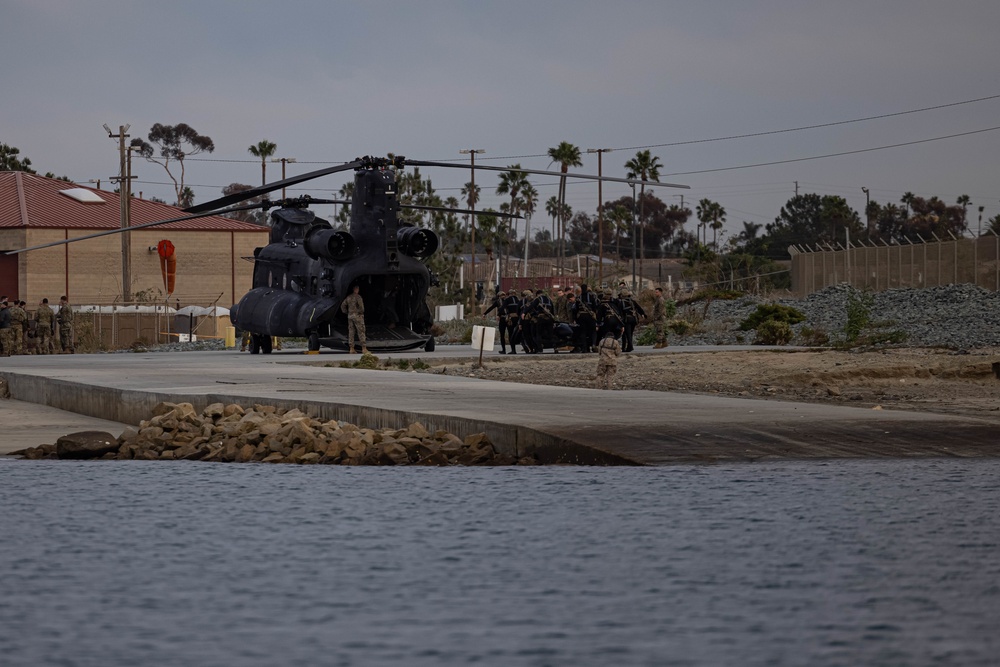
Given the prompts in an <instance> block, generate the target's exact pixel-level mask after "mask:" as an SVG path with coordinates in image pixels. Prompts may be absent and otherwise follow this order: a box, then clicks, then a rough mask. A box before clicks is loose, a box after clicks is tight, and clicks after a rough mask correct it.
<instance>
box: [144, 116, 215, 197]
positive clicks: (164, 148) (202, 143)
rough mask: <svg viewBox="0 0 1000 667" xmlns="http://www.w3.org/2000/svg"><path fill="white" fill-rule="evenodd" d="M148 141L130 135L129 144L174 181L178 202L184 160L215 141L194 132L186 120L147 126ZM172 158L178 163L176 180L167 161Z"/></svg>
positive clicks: (207, 150) (208, 148) (211, 148)
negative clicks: (148, 128)
mask: <svg viewBox="0 0 1000 667" xmlns="http://www.w3.org/2000/svg"><path fill="white" fill-rule="evenodd" d="M147 136H148V138H149V142H148V143H147V142H145V141H143V140H142V139H133V140H132V144H131V145H132V146H134V147H136V148H138V149H139V155H141V156H142V157H144V158H146V160H148V161H149V162H154V163H156V164H158V165H160V166H161V167H163V169H164V170H165V171H166V172H167V176H169V177H170V180H171V181H173V183H174V194H176V195H177V205H178V206H180V205H181V200H182V194H183V192H184V160H185V158H189V157H191V156H192V155H197V154H199V153H211V152H213V151H215V144H214V143H213V142H212V139H211V138H210V137H206V136H203V135H201V134H198V132H197V131H196V130H195V129H194V128H193V127H191V126H190V125H188V124H187V123H180V124H178V125H162V124H160V123H156V124H155V125H153V127H152V128H150V130H149V135H147ZM153 144H155V145H156V147H158V148H159V157H154V153H155V152H156V151H155V149H154V147H153ZM171 160H175V161H176V162H177V163H179V164H180V167H181V173H180V179H179V180H178V179H177V178H176V177H175V176H174V174H173V172H172V171H170V161H171Z"/></svg>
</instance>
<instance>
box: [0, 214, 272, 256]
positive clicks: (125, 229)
mask: <svg viewBox="0 0 1000 667" xmlns="http://www.w3.org/2000/svg"><path fill="white" fill-rule="evenodd" d="M269 203H270V202H268V204H269ZM255 208H263V205H262V204H247V205H246V206H234V207H232V208H227V209H223V210H213V211H209V212H207V213H197V214H195V215H184V216H181V217H179V218H169V219H168V220H157V221H156V222H144V223H142V224H141V225H131V226H129V227H121V228H118V229H109V230H107V231H103V232H96V233H94V234H87V235H86V236H76V237H73V238H71V239H62V240H61V241H53V242H51V243H43V244H41V245H36V246H31V247H30V248H21V249H19V250H9V251H7V252H6V253H4V254H5V255H18V254H20V253H22V252H28V251H29V250H41V249H42V248H52V247H54V246H58V245H66V244H67V243H76V242H77V241H86V240H88V239H96V238H99V237H101V236H110V235H111V234H121V233H122V232H131V231H135V230H137V229H145V228H147V227H156V226H157V225H165V224H167V223H169V222H184V221H185V220H195V219H197V218H207V217H209V216H212V215H222V214H223V213H236V212H237V211H249V210H251V209H255Z"/></svg>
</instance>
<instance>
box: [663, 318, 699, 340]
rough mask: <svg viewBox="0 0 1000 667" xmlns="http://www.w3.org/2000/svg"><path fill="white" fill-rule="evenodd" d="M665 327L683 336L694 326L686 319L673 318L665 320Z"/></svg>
mask: <svg viewBox="0 0 1000 667" xmlns="http://www.w3.org/2000/svg"><path fill="white" fill-rule="evenodd" d="M667 328H668V329H670V330H671V331H673V332H674V333H675V334H677V335H678V336H683V335H684V334H686V333H687V332H688V331H690V330H691V329H693V328H694V325H693V324H691V323H690V322H688V321H687V320H682V319H673V320H670V321H669V322H667Z"/></svg>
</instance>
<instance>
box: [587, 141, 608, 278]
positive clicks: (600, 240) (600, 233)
mask: <svg viewBox="0 0 1000 667" xmlns="http://www.w3.org/2000/svg"><path fill="white" fill-rule="evenodd" d="M587 152H588V153H597V257H598V261H599V263H598V265H597V284H598V285H603V284H604V193H603V190H602V187H601V186H602V185H604V180H603V178H602V176H604V174H603V173H602V172H601V158H602V157H603V156H604V153H610V152H611V149H610V148H588V149H587Z"/></svg>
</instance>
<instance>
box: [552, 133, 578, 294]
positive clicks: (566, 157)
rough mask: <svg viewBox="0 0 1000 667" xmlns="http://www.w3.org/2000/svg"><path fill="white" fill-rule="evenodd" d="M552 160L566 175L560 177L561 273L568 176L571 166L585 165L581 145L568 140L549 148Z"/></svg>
mask: <svg viewBox="0 0 1000 667" xmlns="http://www.w3.org/2000/svg"><path fill="white" fill-rule="evenodd" d="M549 157H550V158H552V162H558V163H559V171H561V172H562V173H563V174H564V175H563V176H561V177H560V178H559V209H558V212H559V218H560V220H559V223H560V224H559V273H560V275H561V274H562V272H563V261H564V260H565V258H566V176H565V174H566V173H567V172H568V171H569V168H570V167H581V166H583V160H582V159H581V158H580V148H579V146H574V145H573V144H571V143H569V142H568V141H562V142H560V143H559V145H558V146H556V147H555V148H550V149H549Z"/></svg>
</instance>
